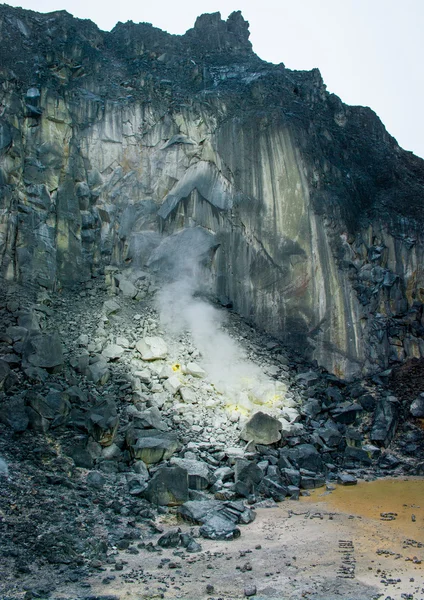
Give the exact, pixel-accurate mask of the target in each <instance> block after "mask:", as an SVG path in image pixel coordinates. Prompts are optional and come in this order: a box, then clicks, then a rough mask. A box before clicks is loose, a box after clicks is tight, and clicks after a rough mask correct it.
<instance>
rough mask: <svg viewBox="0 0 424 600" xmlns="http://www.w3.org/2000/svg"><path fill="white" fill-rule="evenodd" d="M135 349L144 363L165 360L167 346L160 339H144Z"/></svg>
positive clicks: (154, 337) (155, 337) (156, 337)
mask: <svg viewBox="0 0 424 600" xmlns="http://www.w3.org/2000/svg"><path fill="white" fill-rule="evenodd" d="M136 348H137V350H138V352H139V353H140V354H141V358H142V359H143V360H146V361H151V360H160V359H163V358H166V356H167V354H168V346H167V345H166V343H165V342H164V340H163V339H162V338H161V337H158V336H153V337H145V338H143V339H142V340H140V341H139V342H137V343H136Z"/></svg>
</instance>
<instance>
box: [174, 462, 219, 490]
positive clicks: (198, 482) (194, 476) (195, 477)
mask: <svg viewBox="0 0 424 600" xmlns="http://www.w3.org/2000/svg"><path fill="white" fill-rule="evenodd" d="M170 463H171V465H177V466H179V467H181V468H182V469H184V470H185V471H187V474H188V487H189V488H190V489H191V490H205V489H206V488H207V487H209V485H210V482H211V475H210V471H209V468H208V466H207V464H206V463H204V462H202V461H200V460H192V459H189V458H171V460H170Z"/></svg>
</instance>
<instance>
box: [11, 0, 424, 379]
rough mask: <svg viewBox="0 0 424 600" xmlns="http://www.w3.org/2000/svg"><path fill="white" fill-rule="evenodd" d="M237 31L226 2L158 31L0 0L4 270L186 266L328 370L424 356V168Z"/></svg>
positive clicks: (364, 113) (309, 77)
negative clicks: (102, 26)
mask: <svg viewBox="0 0 424 600" xmlns="http://www.w3.org/2000/svg"><path fill="white" fill-rule="evenodd" d="M248 37H249V32H248V24H247V23H246V22H245V21H244V19H243V17H242V16H241V14H240V13H233V14H232V15H231V16H230V17H229V18H228V20H227V21H222V20H221V18H220V15H219V13H216V14H213V15H203V16H202V17H199V18H198V20H197V21H196V24H195V27H194V28H193V29H191V30H189V31H188V32H187V33H186V34H185V35H184V36H172V35H169V34H167V33H165V32H163V31H160V30H158V29H155V28H154V27H152V26H151V25H148V24H138V25H135V24H133V23H131V22H129V23H126V24H122V23H119V24H118V25H117V26H116V27H115V29H114V30H113V31H112V32H111V33H105V32H101V31H100V30H99V29H98V28H97V27H96V26H95V25H94V24H93V23H91V22H90V21H81V20H78V19H74V18H73V17H71V15H69V14H68V13H66V12H65V11H60V12H56V13H50V14H47V15H42V14H38V13H34V12H31V11H24V10H22V9H12V8H10V7H7V6H5V5H2V6H1V7H0V39H1V42H0V43H1V48H0V114H1V116H0V186H1V187H0V194H1V196H0V198H1V199H0V253H1V254H0V256H1V268H2V272H3V275H4V277H5V278H6V280H19V281H21V282H23V283H26V284H28V285H37V286H38V285H41V286H44V287H46V288H52V287H56V288H58V287H60V286H67V285H73V284H76V283H78V282H79V281H83V280H87V279H89V278H91V277H92V276H96V275H97V274H98V273H99V272H100V271H101V270H102V268H104V266H106V265H108V264H117V265H122V264H130V265H132V266H137V267H140V268H146V266H147V267H149V268H151V269H152V270H156V271H160V272H164V271H165V270H166V269H167V268H168V271H170V273H169V276H170V277H172V276H173V277H174V278H175V277H178V276H179V269H180V268H182V271H184V269H189V268H190V263H191V261H193V259H202V263H203V265H204V269H205V273H206V272H207V279H208V288H207V291H208V292H209V293H212V294H213V296H214V297H215V298H217V299H218V300H219V301H221V302H222V303H223V304H225V305H232V306H233V307H234V309H235V310H236V311H237V312H238V313H240V314H241V315H243V316H244V317H246V318H247V319H249V320H250V321H251V322H252V323H254V324H255V325H257V326H259V327H260V328H263V329H264V330H266V331H267V332H269V333H271V334H273V335H275V336H276V337H277V338H279V339H281V340H283V341H284V342H285V343H287V344H289V345H291V346H293V347H294V348H295V349H297V350H299V351H301V352H303V353H304V354H306V355H307V356H308V357H310V358H314V359H316V360H317V361H318V362H319V363H320V364H322V365H324V366H325V367H327V368H328V369H330V370H331V371H333V372H335V373H336V374H337V375H339V376H342V377H347V378H350V377H354V376H356V375H360V374H363V373H366V372H372V371H376V370H382V369H385V368H386V367H388V366H389V365H390V364H392V363H394V362H398V361H402V360H404V359H405V358H408V357H413V356H423V355H424V340H423V339H422V335H423V332H424V327H423V323H424V321H423V318H424V317H423V304H422V302H423V300H424V273H423V267H422V265H423V236H422V224H423V220H424V219H423V214H422V207H423V200H424V168H423V166H424V163H423V161H422V160H421V159H419V158H417V157H415V156H414V155H412V154H411V153H407V152H405V151H403V150H402V149H401V148H400V147H399V146H398V145H397V143H396V141H395V140H394V139H393V138H392V137H391V136H390V135H389V134H388V133H387V132H386V130H385V129H384V127H383V125H382V124H381V122H380V121H379V119H378V117H377V116H376V115H375V114H374V113H373V112H372V111H371V110H370V109H367V108H362V107H348V106H346V105H344V104H343V103H342V102H341V101H340V99H339V98H337V97H336V96H334V95H332V94H328V93H327V92H326V89H325V85H324V84H323V82H322V79H321V76H320V74H319V71H318V70H316V69H315V70H313V71H310V72H296V71H290V70H288V69H286V68H285V67H284V65H282V64H280V65H272V64H269V63H265V62H263V61H261V60H260V59H259V58H258V57H257V56H256V55H255V54H254V53H253V51H252V49H251V44H250V42H249V41H248ZM200 288H202V282H199V289H200Z"/></svg>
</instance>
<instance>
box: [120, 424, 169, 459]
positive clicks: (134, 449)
mask: <svg viewBox="0 0 424 600" xmlns="http://www.w3.org/2000/svg"><path fill="white" fill-rule="evenodd" d="M126 443H127V446H128V449H129V451H130V454H131V456H132V457H133V458H135V459H137V460H142V461H144V462H145V463H146V465H152V464H155V463H158V462H160V461H162V460H167V459H168V458H170V457H171V456H172V455H173V454H174V452H176V451H177V450H178V448H179V447H180V444H179V442H178V437H177V434H176V433H173V432H168V431H158V430H157V429H137V428H135V427H134V426H130V427H129V428H128V431H127V435H126Z"/></svg>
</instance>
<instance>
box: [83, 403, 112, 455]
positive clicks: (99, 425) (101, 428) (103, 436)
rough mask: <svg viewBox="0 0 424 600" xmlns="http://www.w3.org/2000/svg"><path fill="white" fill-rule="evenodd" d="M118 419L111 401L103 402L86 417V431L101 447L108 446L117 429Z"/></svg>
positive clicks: (94, 407)
mask: <svg viewBox="0 0 424 600" xmlns="http://www.w3.org/2000/svg"><path fill="white" fill-rule="evenodd" d="M118 423H119V417H118V413H117V410H116V404H115V402H113V400H108V399H106V400H103V401H102V402H100V403H98V404H96V405H95V406H93V407H92V408H91V409H90V411H89V412H88V415H87V430H88V431H89V433H90V434H91V435H92V437H93V438H94V439H95V440H96V442H98V443H99V444H100V445H101V446H110V445H111V444H112V443H113V441H114V439H115V435H116V431H117V429H118Z"/></svg>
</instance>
